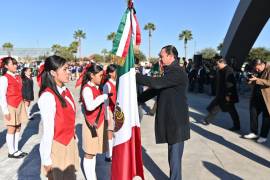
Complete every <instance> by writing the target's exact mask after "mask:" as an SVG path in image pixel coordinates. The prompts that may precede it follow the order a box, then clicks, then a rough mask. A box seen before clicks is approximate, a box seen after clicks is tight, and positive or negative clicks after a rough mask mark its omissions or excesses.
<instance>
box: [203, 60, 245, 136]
mask: <svg viewBox="0 0 270 180" xmlns="http://www.w3.org/2000/svg"><path fill="white" fill-rule="evenodd" d="M216 64H217V68H218V72H217V83H216V97H215V98H214V100H213V101H212V102H211V103H210V105H209V106H208V107H207V110H208V112H209V113H208V115H207V116H206V117H205V119H204V120H203V124H205V125H208V124H209V123H210V122H211V121H212V120H213V119H214V117H215V115H216V114H217V113H218V112H219V111H223V112H229V114H230V115H231V118H232V120H233V127H232V128H230V129H229V130H231V131H237V130H240V121H239V115H238V113H237V111H236V108H235V105H234V104H235V103H237V102H238V101H239V99H238V94H237V89H236V80H235V77H234V73H233V69H232V68H231V67H229V66H228V65H227V63H226V60H225V59H223V58H222V57H219V58H218V59H217V61H216Z"/></svg>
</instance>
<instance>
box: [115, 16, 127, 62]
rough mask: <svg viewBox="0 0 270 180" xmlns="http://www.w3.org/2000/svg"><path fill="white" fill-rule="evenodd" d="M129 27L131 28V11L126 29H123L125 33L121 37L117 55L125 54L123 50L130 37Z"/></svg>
mask: <svg viewBox="0 0 270 180" xmlns="http://www.w3.org/2000/svg"><path fill="white" fill-rule="evenodd" d="M129 29H130V11H129V12H128V14H127V19H126V24H125V27H124V31H123V34H122V37H121V40H120V43H119V46H118V49H117V52H116V56H120V57H122V55H123V51H124V49H125V45H126V42H127V39H128V34H129Z"/></svg>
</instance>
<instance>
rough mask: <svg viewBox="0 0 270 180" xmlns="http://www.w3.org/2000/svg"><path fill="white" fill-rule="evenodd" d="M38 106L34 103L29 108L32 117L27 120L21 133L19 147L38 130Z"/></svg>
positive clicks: (39, 119) (39, 117) (39, 118)
mask: <svg viewBox="0 0 270 180" xmlns="http://www.w3.org/2000/svg"><path fill="white" fill-rule="evenodd" d="M38 111H39V109H38V106H37V103H36V104H35V105H33V107H32V109H31V114H32V118H31V120H29V121H28V123H27V125H26V127H25V129H24V131H23V134H22V136H21V140H20V142H19V149H21V148H22V147H23V146H24V145H25V143H26V142H27V141H28V139H30V138H31V136H33V135H35V134H38V132H39V123H40V121H41V116H40V114H39V113H36V112H38Z"/></svg>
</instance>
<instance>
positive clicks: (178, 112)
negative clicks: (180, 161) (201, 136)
mask: <svg viewBox="0 0 270 180" xmlns="http://www.w3.org/2000/svg"><path fill="white" fill-rule="evenodd" d="M136 79H137V83H138V84H141V85H145V86H148V87H149V88H150V89H148V90H146V91H145V92H143V93H142V94H141V95H140V96H139V97H138V101H139V103H140V102H145V101H147V100H149V99H152V98H153V97H155V96H157V112H156V118H155V135H156V142H157V143H168V144H175V143H178V142H183V141H185V140H187V139H189V138H190V124H189V115H188V104H187V97H186V90H187V86H188V78H187V74H186V72H185V71H184V70H183V69H182V68H181V67H180V66H179V65H178V64H177V63H176V62H173V63H172V64H171V65H170V66H167V67H165V68H164V76H162V77H148V76H144V75H141V74H137V75H136Z"/></svg>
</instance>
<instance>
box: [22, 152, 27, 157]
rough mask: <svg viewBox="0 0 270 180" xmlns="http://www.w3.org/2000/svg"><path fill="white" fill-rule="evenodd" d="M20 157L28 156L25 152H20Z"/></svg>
mask: <svg viewBox="0 0 270 180" xmlns="http://www.w3.org/2000/svg"><path fill="white" fill-rule="evenodd" d="M20 155H21V156H23V157H25V156H27V155H28V153H26V152H22V153H21V154H20Z"/></svg>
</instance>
